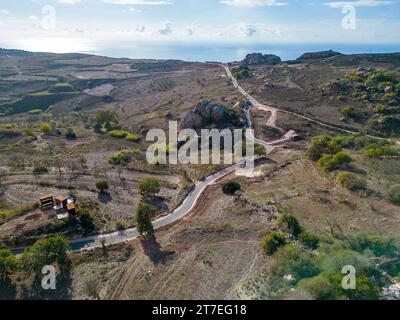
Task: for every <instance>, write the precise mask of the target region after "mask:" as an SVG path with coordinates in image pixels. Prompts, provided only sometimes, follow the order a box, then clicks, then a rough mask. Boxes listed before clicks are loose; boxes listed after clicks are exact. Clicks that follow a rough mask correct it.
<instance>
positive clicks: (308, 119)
mask: <svg viewBox="0 0 400 320" xmlns="http://www.w3.org/2000/svg"><path fill="white" fill-rule="evenodd" d="M222 67H223V68H224V69H225V72H226V73H227V75H228V77H229V78H230V79H231V81H232V83H233V85H234V87H235V88H236V89H238V90H239V92H240V93H241V94H242V95H243V96H244V97H246V98H247V99H248V100H249V101H250V102H251V103H252V105H253V106H254V107H255V108H265V109H266V110H268V111H269V112H271V114H274V113H273V112H275V114H277V112H282V113H285V114H289V115H292V116H295V117H299V118H302V119H305V120H307V121H310V122H313V123H315V124H318V125H320V126H322V127H325V128H329V129H333V130H337V131H342V132H345V133H348V134H351V135H354V134H358V133H359V132H357V131H352V130H349V129H343V128H341V127H337V126H335V125H332V124H329V123H325V122H322V121H320V120H316V119H313V118H310V117H307V116H304V115H302V114H299V113H296V112H293V111H287V110H281V109H278V108H275V107H270V106H266V105H263V104H261V103H260V102H258V101H257V100H256V99H255V98H254V97H253V96H251V95H250V94H249V93H248V92H247V91H246V90H244V89H243V88H242V87H241V86H240V85H239V83H238V81H237V80H236V78H235V77H234V76H233V74H232V72H231V70H230V69H229V67H228V66H226V65H222ZM271 118H274V116H272V117H271ZM275 120H276V118H275ZM271 123H272V124H274V120H272V122H271ZM366 136H367V137H370V138H375V139H380V140H386V141H389V140H390V139H386V138H382V137H377V136H373V135H369V134H367V135H366Z"/></svg>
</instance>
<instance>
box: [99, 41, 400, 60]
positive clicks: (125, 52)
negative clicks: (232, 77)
mask: <svg viewBox="0 0 400 320" xmlns="http://www.w3.org/2000/svg"><path fill="white" fill-rule="evenodd" d="M329 49H332V50H335V51H339V52H341V53H345V54H356V53H390V52H400V43H399V44H372V45H371V44H337V43H336V44H332V43H330V44H329V43H326V44H324V43H318V44H316V43H312V44H307V43H302V44H297V43H296V44H282V43H275V44H273V43H265V44H243V43H211V42H210V43H173V42H162V43H161V42H160V43H155V42H142V43H134V44H132V46H129V47H124V48H118V47H114V48H110V49H105V50H102V51H97V52H95V53H96V54H100V55H104V56H109V57H115V58H117V57H118V58H120V57H125V58H132V59H178V60H185V61H199V62H204V61H219V62H230V61H237V60H242V59H243V58H244V57H245V56H246V54H248V53H253V52H261V53H271V54H276V55H278V56H280V57H281V59H282V60H292V59H296V58H297V57H299V56H300V55H301V54H303V53H305V52H311V51H322V50H329Z"/></svg>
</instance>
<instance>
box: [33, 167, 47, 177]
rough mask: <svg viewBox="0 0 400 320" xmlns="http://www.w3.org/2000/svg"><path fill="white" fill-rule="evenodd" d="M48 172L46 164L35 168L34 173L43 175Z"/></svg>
mask: <svg viewBox="0 0 400 320" xmlns="http://www.w3.org/2000/svg"><path fill="white" fill-rule="evenodd" d="M46 173H49V169H48V168H47V167H46V166H38V167H35V168H33V174H34V175H41V174H46Z"/></svg>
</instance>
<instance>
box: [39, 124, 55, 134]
mask: <svg viewBox="0 0 400 320" xmlns="http://www.w3.org/2000/svg"><path fill="white" fill-rule="evenodd" d="M40 132H42V133H44V134H51V133H52V132H53V127H52V126H51V125H49V124H42V126H41V127H40Z"/></svg>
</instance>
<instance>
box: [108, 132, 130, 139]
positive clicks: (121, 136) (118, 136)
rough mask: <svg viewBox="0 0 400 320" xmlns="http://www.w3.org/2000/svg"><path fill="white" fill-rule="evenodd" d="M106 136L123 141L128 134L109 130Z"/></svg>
mask: <svg viewBox="0 0 400 320" xmlns="http://www.w3.org/2000/svg"><path fill="white" fill-rule="evenodd" d="M107 134H108V135H109V136H111V137H114V138H119V139H125V138H126V137H127V136H128V135H129V134H130V133H129V132H128V131H124V130H111V131H108V132H107Z"/></svg>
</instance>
